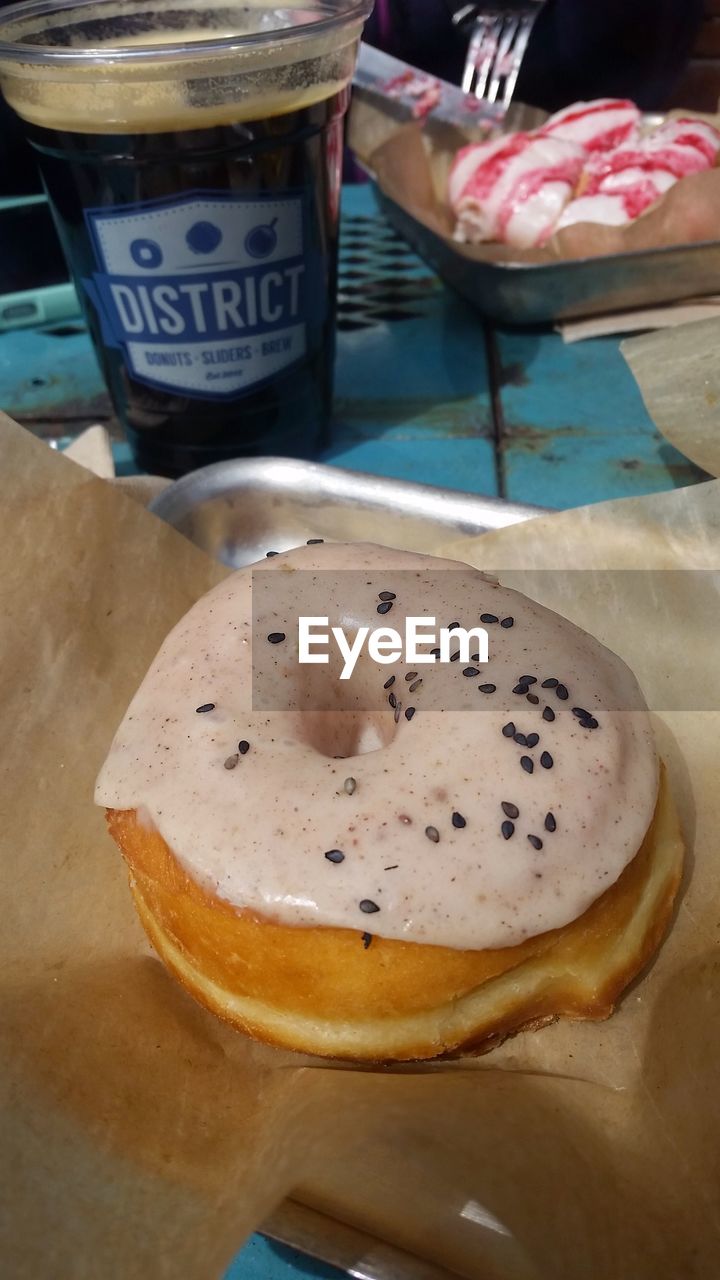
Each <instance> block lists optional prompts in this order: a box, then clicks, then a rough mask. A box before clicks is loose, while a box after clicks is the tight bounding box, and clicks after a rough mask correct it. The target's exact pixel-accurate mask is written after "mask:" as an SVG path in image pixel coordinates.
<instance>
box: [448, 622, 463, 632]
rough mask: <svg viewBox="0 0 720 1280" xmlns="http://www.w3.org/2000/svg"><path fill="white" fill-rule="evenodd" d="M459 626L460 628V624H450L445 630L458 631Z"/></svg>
mask: <svg viewBox="0 0 720 1280" xmlns="http://www.w3.org/2000/svg"><path fill="white" fill-rule="evenodd" d="M459 626H460V623H459V622H451V623H450V626H449V627H448V628H447V630H448V631H457V630H458V628H459Z"/></svg>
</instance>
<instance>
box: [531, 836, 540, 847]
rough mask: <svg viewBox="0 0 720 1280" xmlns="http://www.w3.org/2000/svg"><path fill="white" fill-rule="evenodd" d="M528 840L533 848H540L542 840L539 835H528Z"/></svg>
mask: <svg viewBox="0 0 720 1280" xmlns="http://www.w3.org/2000/svg"><path fill="white" fill-rule="evenodd" d="M528 840H529V841H530V843H531V845H532V847H533V849H542V847H543V842H542V840H541V839H540V837H539V836H528Z"/></svg>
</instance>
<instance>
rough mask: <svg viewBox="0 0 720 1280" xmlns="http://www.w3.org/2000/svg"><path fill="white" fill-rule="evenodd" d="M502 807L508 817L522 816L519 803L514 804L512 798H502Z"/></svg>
mask: <svg viewBox="0 0 720 1280" xmlns="http://www.w3.org/2000/svg"><path fill="white" fill-rule="evenodd" d="M500 808H501V809H502V811H503V813H504V814H505V817H506V818H519V817H520V810H519V809H518V807H517V805H516V804H513V803H512V801H511V800H501V801H500Z"/></svg>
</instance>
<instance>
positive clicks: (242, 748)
mask: <svg viewBox="0 0 720 1280" xmlns="http://www.w3.org/2000/svg"><path fill="white" fill-rule="evenodd" d="M249 750H250V743H249V742H248V741H247V739H246V738H242V739H241V741H240V742H238V751H239V752H240V755H241V756H246V755H247V753H248V751H249Z"/></svg>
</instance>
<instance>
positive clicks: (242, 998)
mask: <svg viewBox="0 0 720 1280" xmlns="http://www.w3.org/2000/svg"><path fill="white" fill-rule="evenodd" d="M107 816H108V826H109V829H110V832H111V835H112V836H113V839H114V840H115V841H116V843H117V844H118V845H119V847H120V848H121V850H122V852H123V855H124V857H125V860H126V862H127V863H128V867H129V871H130V885H131V890H132V894H133V898H134V900H135V906H136V909H137V911H138V914H139V916H140V920H141V922H142V924H143V927H144V929H145V931H146V933H147V935H148V937H149V939H150V942H151V943H152V945H153V947H154V948H155V950H156V951H157V953H158V955H159V956H160V958H161V959H162V960H163V962H164V963H165V965H166V966H167V968H168V969H169V970H170V971H171V973H172V974H173V975H174V976H175V977H176V979H177V980H178V981H179V982H180V983H181V984H182V985H183V987H185V989H186V990H187V991H188V992H189V993H190V994H191V995H192V996H193V997H194V998H195V999H196V1000H197V1001H199V1003H200V1004H202V1005H204V1006H205V1007H206V1008H207V1009H209V1010H210V1011H211V1012H213V1013H214V1014H216V1015H217V1016H218V1017H220V1018H221V1019H222V1020H223V1021H225V1022H228V1023H230V1024H231V1025H232V1026H234V1027H235V1028H237V1029H238V1030H241V1031H244V1032H245V1033H247V1034H249V1035H251V1036H253V1037H254V1038H255V1039H258V1040H262V1041H265V1042H266V1043H268V1044H273V1045H277V1046H279V1047H282V1048H287V1049H294V1050H298V1051H300V1052H304V1053H310V1054H315V1055H318V1056H321V1057H332V1058H338V1059H347V1060H350V1061H365V1062H376V1063H377V1062H390V1061H413V1060H427V1059H430V1058H437V1057H442V1056H452V1055H454V1056H456V1055H458V1054H460V1053H473V1054H475V1053H484V1052H487V1051H488V1050H489V1049H491V1048H494V1047H495V1046H496V1045H497V1044H499V1043H501V1042H502V1040H504V1039H506V1038H507V1037H508V1036H510V1035H514V1034H515V1033H517V1032H518V1031H521V1030H526V1029H535V1028H539V1027H541V1026H544V1025H546V1024H547V1023H549V1022H553V1021H555V1020H556V1019H557V1018H559V1017H566V1018H570V1019H581V1020H585V1019H604V1018H607V1017H609V1015H610V1014H611V1013H612V1011H613V1007H614V1005H615V1002H616V1001H617V999H618V997H619V996H620V994H621V993H622V991H623V990H624V989H625V987H626V986H627V985H628V983H629V982H631V981H632V979H633V978H634V977H635V976H636V975H637V974H638V973H639V972H640V970H641V969H643V968H644V967H645V965H646V964H647V962H648V961H649V959H650V958H651V956H652V955H653V954H654V953H655V951H656V950H657V948H658V947H659V945H660V942H661V941H662V937H663V935H664V933H665V931H666V929H667V926H668V924H669V921H670V917H671V915H672V909H673V903H674V899H675V896H676V894H677V890H678V887H679V884H680V880H681V876H682V866H683V856H684V848H683V842H682V837H681V834H680V828H679V823H678V818H677V814H676V810H675V806H674V803H673V800H672V796H671V794H670V790H669V787H668V785H667V780H666V778H665V774H664V770H663V771H662V775H661V783H660V791H659V795H658V802H657V806H656V810H655V814H654V817H653V820H652V822H651V824H650V827H649V829H648V832H647V834H646V837H645V840H644V841H643V844H642V846H641V847H640V849H639V850H638V853H637V854H636V855H635V857H634V858H633V859H632V861H631V862H630V863H629V864H628V866H627V867H626V868H625V871H624V872H623V873H622V875H621V876H620V877H619V879H618V880H617V881H616V882H615V884H614V885H612V886H611V887H610V888H609V889H608V890H607V891H606V892H605V893H604V894H603V895H602V896H601V897H600V898H598V899H597V900H596V901H595V902H594V903H593V904H592V905H591V906H590V907H589V908H588V910H587V911H586V912H585V913H584V914H583V915H582V916H580V917H578V919H577V920H574V921H572V922H571V923H570V924H568V925H565V926H564V927H562V928H560V929H555V930H551V931H550V932H548V933H545V934H540V935H538V936H537V937H535V938H531V939H529V940H527V941H526V942H523V943H520V944H518V945H517V946H514V947H506V948H501V949H498V950H494V951H491V950H486V951H459V950H458V951H456V950H453V949H452V948H448V947H437V946H432V945H425V944H419V943H415V942H404V941H396V940H392V939H385V938H377V937H375V938H373V940H372V942H371V944H370V946H369V947H367V948H365V947H364V946H363V942H362V932H361V931H360V930H357V931H355V930H350V929H335V928H325V927H316V926H308V927H303V926H294V925H282V924H277V923H275V922H272V921H265V920H262V919H259V918H258V917H257V916H256V915H253V914H251V913H249V912H243V911H239V910H237V909H236V908H234V907H233V906H232V905H231V904H229V903H227V902H224V901H223V900H221V899H220V898H217V897H216V896H215V895H213V894H212V893H210V892H208V891H207V890H206V889H204V888H203V887H201V886H200V885H199V884H198V883H197V882H196V881H194V880H193V879H192V878H191V877H190V876H189V875H188V874H187V872H186V871H185V870H184V869H183V868H182V867H181V865H180V864H179V862H178V861H177V859H176V858H175V857H174V855H173V854H172V852H171V850H170V849H169V847H168V845H167V844H166V843H165V841H164V840H163V839H162V837H161V836H160V835H159V833H158V832H156V831H153V830H149V829H147V828H145V827H143V826H141V824H140V823H139V822H138V820H137V817H136V814H135V811H134V810H108V811H107ZM358 1009H360V1010H362V1015H363V1016H362V1018H358V1016H357V1010H358Z"/></svg>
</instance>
